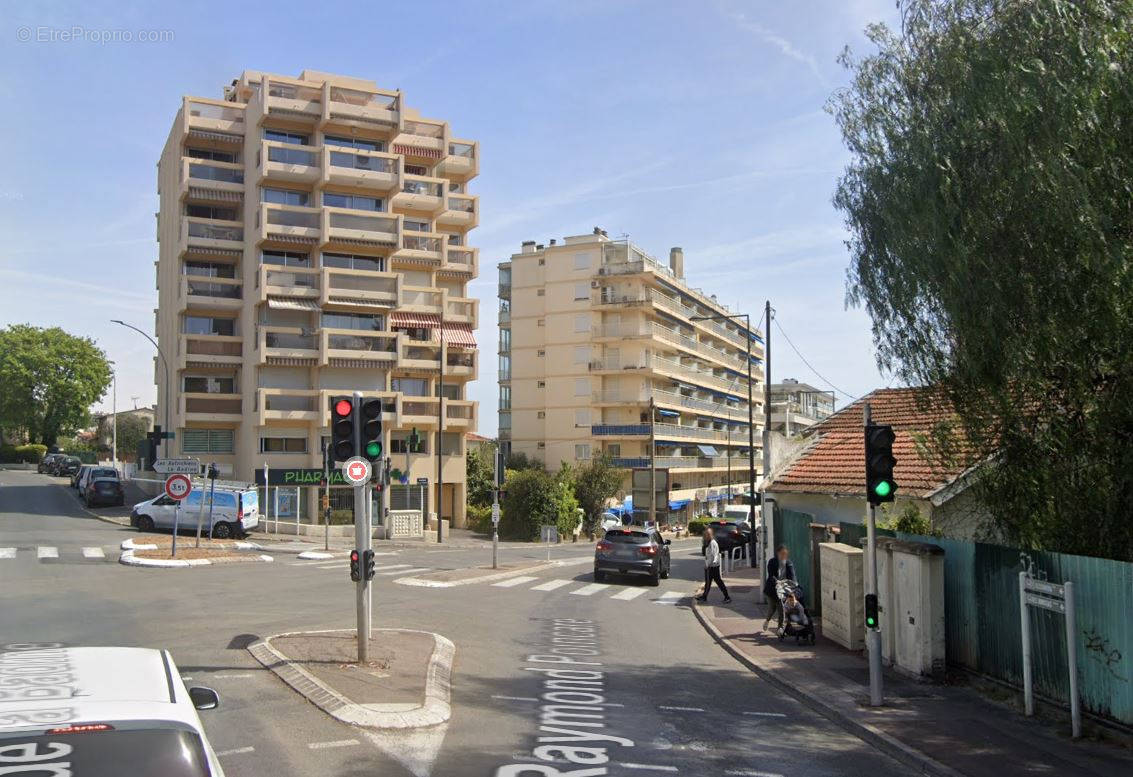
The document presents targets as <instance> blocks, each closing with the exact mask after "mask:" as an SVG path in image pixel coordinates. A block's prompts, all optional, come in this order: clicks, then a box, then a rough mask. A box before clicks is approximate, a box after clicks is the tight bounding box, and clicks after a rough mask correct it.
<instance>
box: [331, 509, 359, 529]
mask: <svg viewBox="0 0 1133 777" xmlns="http://www.w3.org/2000/svg"><path fill="white" fill-rule="evenodd" d="M353 523H354V511H353V510H331V511H330V525H331V526H348V525H352V524H353Z"/></svg>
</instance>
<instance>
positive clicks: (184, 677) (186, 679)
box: [181, 675, 193, 683]
mask: <svg viewBox="0 0 1133 777" xmlns="http://www.w3.org/2000/svg"><path fill="white" fill-rule="evenodd" d="M192 679H193V678H192V677H186V676H185V675H181V682H183V683H187V682H189V681H190V680H192Z"/></svg>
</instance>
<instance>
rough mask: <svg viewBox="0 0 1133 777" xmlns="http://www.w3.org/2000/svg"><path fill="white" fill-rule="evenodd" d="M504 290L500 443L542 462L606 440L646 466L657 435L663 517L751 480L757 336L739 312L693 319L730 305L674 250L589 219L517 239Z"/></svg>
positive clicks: (621, 456)
mask: <svg viewBox="0 0 1133 777" xmlns="http://www.w3.org/2000/svg"><path fill="white" fill-rule="evenodd" d="M499 298H500V311H499V318H500V348H499V352H500V356H499V359H500V363H499V384H500V406H499V412H500V441H501V445H502V446H504V448H505V450H507V451H508V452H515V453H524V454H526V455H528V456H531V457H534V458H536V459H538V460H540V461H542V462H544V463H545V464H546V466H548V467H551V468H554V467H558V466H559V463H560V462H563V461H566V462H570V463H572V464H575V463H578V462H581V461H585V460H586V459H589V458H590V457H592V456H595V455H598V454H600V453H601V452H605V453H608V454H609V455H610V456H612V457H613V459H614V462H615V464H616V465H618V466H620V467H624V468H627V469H633V468H648V467H649V466H650V450H649V445H650V440H651V439H654V440H655V446H656V447H655V453H654V455H655V466H656V467H657V468H658V469H665V470H668V471H669V482H670V494H669V500H670V504H669V508H670V513H669V514H668V515H667V516H664V517H665V518H667V519H668V520H678V521H679V520H684V519H687V518H689V517H692V516H695V515H697V514H700V513H708V512H718V508H719V507H720V506H721V505H722V504H723V503H724V502H725V501H726V500H727V499H728V498H729V495H731V496H732V497H737V496H739V495H741V494H743V493H746V492H747V491H748V377H747V376H748V367H747V348H748V344H749V339H750V346H751V354H752V364H751V368H752V369H751V374H752V383H753V385H752V394H753V397H754V400H755V403H756V404H755V406H754V408H753V409H754V415H755V420H756V424H758V426H757V428H756V431H755V445H756V451H755V466H756V473H757V475H758V474H759V472H760V471H761V467H762V459H761V457H760V453H761V451H760V446H761V435H762V417H763V406H762V396H763V388H762V386H763V375H764V369H763V339H762V336H761V335H760V333H759V332H758V331H754V332H747V331H745V330H744V329H743V327H742V319H741V320H740V323H737V322H736V321H735V320H727V319H723V318H719V319H717V320H703V319H700V318H699V317H707V316H727V315H732V314H733V311H731V310H729V309H728V308H727V307H726V306H724V305H722V304H720V303H719V302H718V301H717V300H716V298H715V297H714V296H709V295H707V294H705V293H704V292H702V291H700V290H698V289H695V288H693V287H691V286H690V285H689V284H688V283H687V281H686V280H685V277H684V256H683V252H682V251H681V249H679V248H674V249H672V251H671V252H670V256H669V264H668V265H664V264H661V263H660V262H658V261H657V260H655V259H653V258H652V257H650V256H649V255H647V254H646V253H645V252H643V251H642V250H641V249H640V248H638V247H637V246H635V245H634V244H633V243H630V242H629V241H627V240H611V239H610V238H609V237H608V236H607V235H606V233H605V232H604V231H603V230H600V229H597V228H596V229H595V230H594V234H590V235H580V236H574V237H567V238H565V239H564V240H563V242H562V243H559V242H558V241H556V240H551V241H550V243H549V244H548V245H536V244H535V243H534V242H533V241H531V242H526V243H524V244H523V246H522V249H521V251H520V252H519V253H517V254H514V255H512V257H511V259H510V260H509V261H506V262H502V263H500V265H499ZM651 401H652V407H653V412H652V415H651V413H650V402H651ZM729 473H730V476H729ZM625 488H626V492H627V494H628V493H629V491H630V483H629V477H628V476H627V479H626V483H625Z"/></svg>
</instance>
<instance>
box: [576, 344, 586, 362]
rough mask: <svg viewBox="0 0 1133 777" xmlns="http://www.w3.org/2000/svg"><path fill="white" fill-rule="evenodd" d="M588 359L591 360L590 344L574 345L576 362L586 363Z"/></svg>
mask: <svg viewBox="0 0 1133 777" xmlns="http://www.w3.org/2000/svg"><path fill="white" fill-rule="evenodd" d="M588 361H590V346H589V345H576V346H575V347H574V363H575V364H586V363H587V362H588Z"/></svg>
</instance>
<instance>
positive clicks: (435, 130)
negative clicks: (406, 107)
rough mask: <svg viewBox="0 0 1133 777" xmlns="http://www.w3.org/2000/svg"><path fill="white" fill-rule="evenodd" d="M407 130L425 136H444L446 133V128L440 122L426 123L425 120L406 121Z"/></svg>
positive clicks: (412, 133)
mask: <svg viewBox="0 0 1133 777" xmlns="http://www.w3.org/2000/svg"><path fill="white" fill-rule="evenodd" d="M405 131H406V133H408V134H410V135H419V136H421V137H423V138H443V137H444V135H445V128H444V127H443V126H441V125H440V124H426V123H425V122H423V121H407V122H405Z"/></svg>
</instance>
